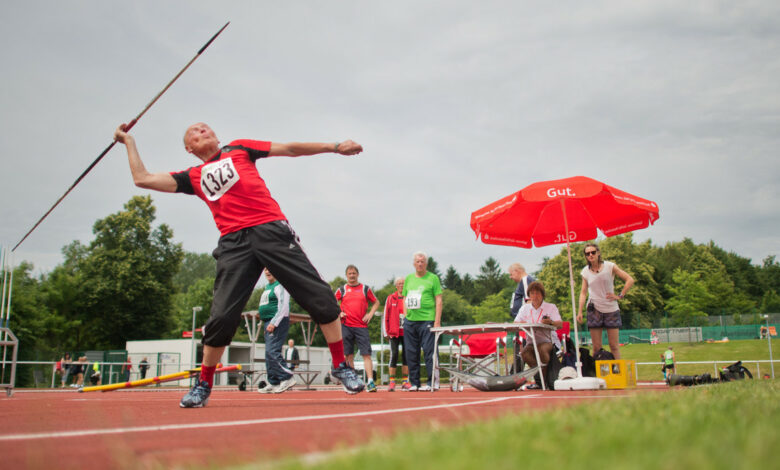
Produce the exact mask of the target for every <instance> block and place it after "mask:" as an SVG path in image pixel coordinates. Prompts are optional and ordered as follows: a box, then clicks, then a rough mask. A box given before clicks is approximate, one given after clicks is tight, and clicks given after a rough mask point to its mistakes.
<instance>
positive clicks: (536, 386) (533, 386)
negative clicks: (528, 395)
mask: <svg viewBox="0 0 780 470" xmlns="http://www.w3.org/2000/svg"><path fill="white" fill-rule="evenodd" d="M541 389H542V386H541V385H539V384H538V383H532V384H528V385H526V387H525V390H541Z"/></svg>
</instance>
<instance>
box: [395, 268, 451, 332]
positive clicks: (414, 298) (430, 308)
mask: <svg viewBox="0 0 780 470" xmlns="http://www.w3.org/2000/svg"><path fill="white" fill-rule="evenodd" d="M441 292H442V291H441V282H440V281H439V276H437V275H435V274H433V273H431V272H426V273H425V275H424V276H423V277H417V274H415V273H412V274H410V275H408V276H406V280H405V281H404V291H403V296H404V304H405V305H406V319H407V320H409V321H434V320H436V296H437V295H441Z"/></svg>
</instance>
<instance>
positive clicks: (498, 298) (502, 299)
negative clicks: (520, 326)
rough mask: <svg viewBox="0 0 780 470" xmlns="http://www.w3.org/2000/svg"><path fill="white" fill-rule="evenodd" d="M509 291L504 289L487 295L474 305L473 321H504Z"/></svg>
mask: <svg viewBox="0 0 780 470" xmlns="http://www.w3.org/2000/svg"><path fill="white" fill-rule="evenodd" d="M507 293H510V294H511V291H509V290H504V291H502V292H499V293H497V294H493V295H489V296H487V297H486V298H485V300H483V301H482V303H480V304H479V305H477V306H476V307H474V322H475V323H488V322H505V321H506V311H507V306H508V305H509V295H506V294H507Z"/></svg>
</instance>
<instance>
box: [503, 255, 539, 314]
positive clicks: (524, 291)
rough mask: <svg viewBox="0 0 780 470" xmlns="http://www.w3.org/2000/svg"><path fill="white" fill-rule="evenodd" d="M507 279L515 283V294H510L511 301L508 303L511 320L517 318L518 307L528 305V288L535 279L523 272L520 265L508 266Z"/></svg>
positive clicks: (523, 269)
mask: <svg viewBox="0 0 780 470" xmlns="http://www.w3.org/2000/svg"><path fill="white" fill-rule="evenodd" d="M509 277H510V278H512V281H514V282H516V283H517V288H516V289H515V293H514V294H512V300H511V302H510V303H509V312H510V314H511V316H512V318H515V317H516V316H517V313H518V312H519V311H520V307H522V306H523V305H525V304H526V303H528V301H529V300H530V299H529V297H528V286H529V285H531V283H532V282H534V281H535V280H536V279H534V278H533V277H532V276H530V275H529V274H528V273H526V272H525V268H524V267H523V265H522V264H520V263H513V264H511V265H510V266H509Z"/></svg>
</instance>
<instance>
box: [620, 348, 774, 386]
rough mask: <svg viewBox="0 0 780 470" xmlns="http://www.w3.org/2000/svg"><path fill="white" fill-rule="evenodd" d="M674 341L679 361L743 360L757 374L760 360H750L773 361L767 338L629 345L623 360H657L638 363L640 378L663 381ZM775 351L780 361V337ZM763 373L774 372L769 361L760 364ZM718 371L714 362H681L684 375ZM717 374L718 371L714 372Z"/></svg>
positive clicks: (720, 365) (676, 357)
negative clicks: (668, 351)
mask: <svg viewBox="0 0 780 470" xmlns="http://www.w3.org/2000/svg"><path fill="white" fill-rule="evenodd" d="M670 344H671V346H672V348H673V351H674V355H675V359H676V360H677V362H698V361H719V363H718V367H723V366H726V365H728V363H727V361H737V360H741V361H743V362H744V364H743V365H744V366H745V367H747V368H748V369H749V370H750V372H751V373H753V375H754V377H756V376H757V367H756V363H755V362H753V363H750V362H748V361H751V360H753V361H756V360H769V346H768V344H767V341H766V340H765V339H764V340H758V339H745V340H737V341H729V342H728V343H662V344H653V345H651V344H627V345H625V346H622V347H621V348H620V351H621V356H622V358H623V359H633V360H635V361H636V362H637V363H639V362H654V363H655V364H654V365H652V366H651V365H645V366H638V368H639V380H640V381H648V380H658V381H660V380H663V374H662V373H661V354H662V353H663V352H664V351H665V350H666V348H667V347H668V346H669V345H670ZM772 352H773V356H774V358H775V360H780V340H777V339H775V340H773V341H772ZM775 369H776V370H775V376H776V377H777V376H780V362H779V363H775ZM760 371H761V374H762V375H763V374H765V373H771V372H770V366H769V364H768V363H764V364H761V365H760ZM705 372H707V373H709V374H714V372H715V370H714V369H713V366H712V364H681V365H678V366H677V373H678V374H681V375H697V374H703V373H705ZM714 376H717V374H714Z"/></svg>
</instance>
